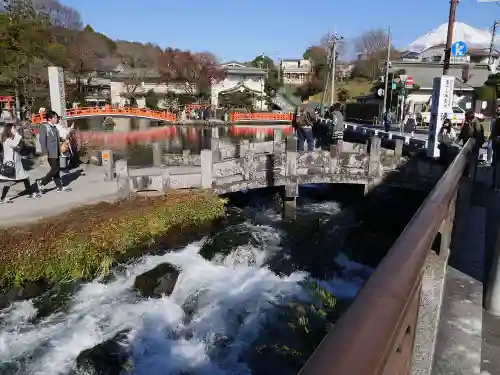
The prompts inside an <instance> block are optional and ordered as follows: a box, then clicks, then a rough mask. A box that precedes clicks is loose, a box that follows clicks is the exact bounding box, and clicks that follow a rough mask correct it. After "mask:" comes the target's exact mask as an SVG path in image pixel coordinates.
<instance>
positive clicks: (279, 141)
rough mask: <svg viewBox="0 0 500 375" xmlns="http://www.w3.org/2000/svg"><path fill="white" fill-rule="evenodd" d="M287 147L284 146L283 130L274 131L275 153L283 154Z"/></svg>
mask: <svg viewBox="0 0 500 375" xmlns="http://www.w3.org/2000/svg"><path fill="white" fill-rule="evenodd" d="M284 146H285V145H284V144H283V132H282V131H281V129H274V130H273V153H275V154H277V153H282V152H284V151H285V147H284Z"/></svg>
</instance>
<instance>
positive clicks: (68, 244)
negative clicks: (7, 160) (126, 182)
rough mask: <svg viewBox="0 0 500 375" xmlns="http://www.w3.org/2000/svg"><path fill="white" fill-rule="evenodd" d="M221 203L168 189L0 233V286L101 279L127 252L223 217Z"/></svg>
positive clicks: (93, 206)
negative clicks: (41, 281)
mask: <svg viewBox="0 0 500 375" xmlns="http://www.w3.org/2000/svg"><path fill="white" fill-rule="evenodd" d="M224 204H225V202H224V201H223V200H222V199H220V198H218V197H216V196H213V195H211V194H209V193H204V192H170V191H169V193H168V194H167V195H166V196H162V197H151V198H146V197H134V198H130V199H126V200H123V201H118V202H114V203H109V202H100V203H97V204H94V205H87V206H82V207H79V208H74V209H73V210H71V211H69V212H66V213H65V214H64V216H59V217H57V218H56V217H54V218H50V219H46V220H43V221H40V222H38V223H35V224H31V225H27V226H24V227H21V228H10V229H6V230H2V231H0V248H1V249H2V252H0V285H1V286H3V287H5V286H20V285H22V284H23V283H26V282H28V283H29V282H38V281H40V280H43V281H46V282H49V283H51V282H59V281H66V280H73V279H89V278H93V277H96V276H99V275H105V274H107V273H108V272H109V269H110V267H111V266H112V265H113V264H114V263H115V262H116V261H117V259H120V260H123V259H122V258H123V256H124V255H125V254H127V253H128V252H131V251H133V250H134V249H137V248H144V247H151V246H152V245H154V244H155V242H156V241H158V240H159V239H161V238H162V237H165V236H167V237H169V236H176V235H178V234H179V233H182V231H183V230H186V229H188V228H193V227H197V226H201V225H203V224H205V223H208V222H210V221H212V220H213V219H216V218H218V217H221V216H222V215H223V214H224Z"/></svg>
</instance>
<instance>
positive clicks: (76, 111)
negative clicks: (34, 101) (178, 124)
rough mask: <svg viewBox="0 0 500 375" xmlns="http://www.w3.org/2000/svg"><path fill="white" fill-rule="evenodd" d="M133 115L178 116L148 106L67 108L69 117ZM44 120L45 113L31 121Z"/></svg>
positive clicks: (152, 116)
mask: <svg viewBox="0 0 500 375" xmlns="http://www.w3.org/2000/svg"><path fill="white" fill-rule="evenodd" d="M119 115H124V116H133V117H146V118H152V119H155V120H161V121H170V122H172V121H175V120H176V117H175V115H173V114H172V113H169V112H163V111H153V110H152V109H148V108H112V107H110V106H106V107H104V108H97V107H89V108H73V109H68V110H66V116H67V117H68V119H71V118H72V117H75V118H76V117H84V116H119ZM43 120H44V114H43V113H40V114H36V115H33V117H32V119H31V121H32V123H33V124H40V123H41V122H43Z"/></svg>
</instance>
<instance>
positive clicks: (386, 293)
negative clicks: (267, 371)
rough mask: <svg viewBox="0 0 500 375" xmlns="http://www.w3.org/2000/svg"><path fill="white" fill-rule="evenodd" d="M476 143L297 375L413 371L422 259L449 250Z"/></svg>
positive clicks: (445, 177) (405, 374)
mask: <svg viewBox="0 0 500 375" xmlns="http://www.w3.org/2000/svg"><path fill="white" fill-rule="evenodd" d="M472 142H473V141H469V142H468V143H467V144H466V145H465V147H464V148H463V149H462V150H461V152H460V153H459V155H458V156H457V157H456V158H455V160H454V161H453V163H452V164H451V165H450V167H449V168H448V169H447V170H446V172H445V173H444V175H443V176H442V178H441V179H440V180H439V182H438V183H437V185H436V186H435V188H434V189H433V191H432V192H431V193H430V194H429V196H428V197H427V199H426V200H425V202H424V203H423V204H422V206H421V207H420V209H419V210H418V211H417V213H416V214H415V215H414V216H413V218H412V220H411V221H410V222H409V223H408V225H407V227H406V228H405V230H404V231H403V233H401V235H400V236H399V238H398V239H397V241H396V242H395V244H394V245H393V246H392V248H391V249H390V251H389V253H388V254H387V256H386V257H385V258H384V260H383V261H382V262H381V263H380V265H379V266H378V268H377V269H376V271H375V272H374V274H373V275H372V276H371V278H370V279H369V280H368V282H367V283H366V285H365V286H364V287H363V289H362V290H361V292H360V293H359V295H358V296H357V298H356V299H355V300H354V302H353V304H352V305H351V306H350V308H349V309H348V310H347V312H346V313H345V315H344V316H342V317H341V318H340V319H339V321H338V322H337V323H336V324H335V326H334V327H333V328H332V329H331V331H330V332H329V333H328V334H327V335H326V337H325V338H324V340H323V342H322V343H321V344H320V345H319V346H318V348H317V349H316V351H315V352H314V354H313V355H312V356H311V358H309V360H308V362H307V363H306V365H305V366H304V367H303V368H302V370H301V371H300V373H299V375H410V373H411V360H412V354H413V345H414V344H413V343H414V338H415V334H416V324H417V319H418V309H419V305H420V296H421V288H422V276H423V273H424V262H425V259H426V257H427V256H428V255H429V254H430V253H431V251H433V250H431V247H432V246H433V243H434V241H435V239H436V237H437V236H438V234H440V236H438V238H440V244H439V249H438V250H437V253H438V256H444V254H445V253H447V252H448V251H449V245H450V241H451V231H452V227H453V219H454V215H455V200H456V196H457V190H458V186H459V180H460V178H461V176H462V173H463V171H464V168H465V166H466V165H467V163H468V159H469V154H470V150H471V148H472V145H473V143H472Z"/></svg>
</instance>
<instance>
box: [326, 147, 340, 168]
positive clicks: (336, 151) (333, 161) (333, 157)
mask: <svg viewBox="0 0 500 375" xmlns="http://www.w3.org/2000/svg"><path fill="white" fill-rule="evenodd" d="M341 152H342V142H337V144H332V145H331V146H330V152H329V157H330V168H329V170H328V173H330V174H335V173H336V172H337V166H338V162H339V157H340V153H341Z"/></svg>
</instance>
